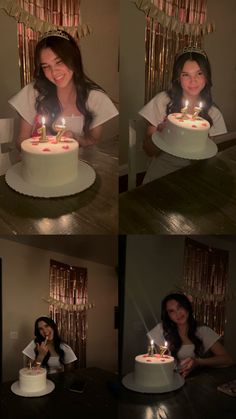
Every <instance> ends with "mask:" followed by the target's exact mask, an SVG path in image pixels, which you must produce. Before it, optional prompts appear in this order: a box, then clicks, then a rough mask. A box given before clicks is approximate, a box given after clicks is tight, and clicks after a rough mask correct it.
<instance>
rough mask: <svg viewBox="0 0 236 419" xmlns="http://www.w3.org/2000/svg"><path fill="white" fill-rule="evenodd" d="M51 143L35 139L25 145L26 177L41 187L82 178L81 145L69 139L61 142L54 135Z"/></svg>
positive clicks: (51, 137) (28, 140) (24, 165)
mask: <svg viewBox="0 0 236 419" xmlns="http://www.w3.org/2000/svg"><path fill="white" fill-rule="evenodd" d="M47 140H48V141H45V142H43V141H39V138H38V137H34V138H29V139H27V140H24V141H23V142H22V143H21V152H22V178H23V179H24V181H25V182H27V183H29V184H31V185H36V186H41V187H43V186H47V187H54V186H60V185H65V184H67V183H69V182H72V181H73V180H74V179H76V177H77V176H78V149H79V145H78V142H77V141H75V140H74V139H72V138H67V137H62V140H61V141H59V142H58V141H56V137H54V136H48V137H47Z"/></svg>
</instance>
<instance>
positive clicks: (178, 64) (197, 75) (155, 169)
mask: <svg viewBox="0 0 236 419" xmlns="http://www.w3.org/2000/svg"><path fill="white" fill-rule="evenodd" d="M211 87H212V81H211V67H210V63H209V60H208V57H207V55H206V53H205V51H203V50H200V49H196V48H192V47H189V48H185V49H184V50H183V51H182V52H179V53H178V54H177V56H176V58H175V62H174V67H173V74H172V84H171V88H170V89H169V90H168V91H165V92H161V93H158V94H157V95H156V96H155V97H154V98H153V99H152V100H151V101H150V102H149V103H147V104H146V105H145V106H144V107H143V108H142V109H141V111H140V112H139V114H140V115H142V116H143V117H144V118H145V119H146V120H147V121H148V127H147V137H146V138H145V140H144V146H143V147H144V150H145V151H146V153H147V154H148V155H149V156H150V157H153V159H152V161H151V164H150V166H149V167H148V170H147V173H146V175H145V178H144V183H148V182H150V181H151V180H154V179H157V178H159V177H162V176H164V175H166V174H168V173H171V172H174V171H175V170H178V169H180V168H181V167H184V166H187V165H189V164H190V163H191V161H190V160H188V159H183V158H180V157H175V156H172V155H170V154H167V153H165V152H162V151H161V150H160V149H158V147H156V146H155V145H154V143H153V142H152V139H151V136H152V134H153V133H154V132H155V131H157V130H158V131H161V130H162V129H163V128H164V126H165V118H166V116H167V115H169V114H170V113H174V112H180V111H181V108H183V107H184V105H185V101H186V100H187V101H188V104H189V105H188V113H189V114H193V113H194V107H195V106H199V103H200V102H202V105H203V106H202V110H201V112H200V113H199V116H201V117H203V118H204V119H206V120H207V121H209V123H210V126H211V128H210V132H209V134H210V136H214V135H220V134H224V133H226V132H227V130H226V126H225V123H224V119H223V116H222V114H221V112H220V110H219V109H218V108H217V106H216V105H214V103H213V100H212V95H211Z"/></svg>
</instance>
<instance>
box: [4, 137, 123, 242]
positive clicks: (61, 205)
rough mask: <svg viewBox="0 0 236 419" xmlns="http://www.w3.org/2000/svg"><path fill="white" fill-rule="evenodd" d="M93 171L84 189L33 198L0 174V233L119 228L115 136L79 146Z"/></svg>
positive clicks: (106, 231) (95, 231) (103, 231)
mask: <svg viewBox="0 0 236 419" xmlns="http://www.w3.org/2000/svg"><path fill="white" fill-rule="evenodd" d="M80 158H81V160H84V161H85V162H87V163H89V164H90V165H91V166H92V167H93V168H94V169H95V171H96V181H95V183H94V184H93V185H92V186H91V187H90V188H89V189H87V190H85V191H83V192H81V193H79V194H76V195H73V196H69V197H63V198H50V199H43V198H33V197H28V196H24V195H21V194H19V193H17V192H15V191H14V190H13V189H11V188H10V187H9V186H8V185H7V184H6V182H5V177H4V176H1V177H0V234H13V235H14V234H115V233H117V232H118V140H117V139H112V140H108V141H104V142H102V143H101V144H99V146H91V147H87V148H85V149H81V150H80Z"/></svg>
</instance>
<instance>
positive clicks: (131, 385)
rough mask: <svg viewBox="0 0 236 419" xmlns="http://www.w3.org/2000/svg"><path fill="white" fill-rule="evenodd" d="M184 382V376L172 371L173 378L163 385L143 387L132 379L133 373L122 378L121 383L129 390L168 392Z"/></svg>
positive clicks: (176, 388)
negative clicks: (168, 383) (169, 383)
mask: <svg viewBox="0 0 236 419" xmlns="http://www.w3.org/2000/svg"><path fill="white" fill-rule="evenodd" d="M184 383H185V380H184V378H183V377H182V376H181V375H180V374H179V373H177V372H174V379H173V382H172V384H171V385H165V386H162V387H145V386H141V385H137V384H136V383H135V381H134V373H133V372H131V373H130V374H128V375H126V376H125V377H124V378H123V379H122V384H123V385H124V386H125V387H126V388H128V389H129V390H133V391H137V392H138V393H168V392H170V391H175V390H178V388H180V387H182V386H183V385H184Z"/></svg>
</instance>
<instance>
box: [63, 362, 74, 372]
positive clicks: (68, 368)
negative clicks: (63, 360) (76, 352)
mask: <svg viewBox="0 0 236 419" xmlns="http://www.w3.org/2000/svg"><path fill="white" fill-rule="evenodd" d="M74 369H75V361H74V362H70V363H69V364H65V365H64V370H65V371H72V370H74Z"/></svg>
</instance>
